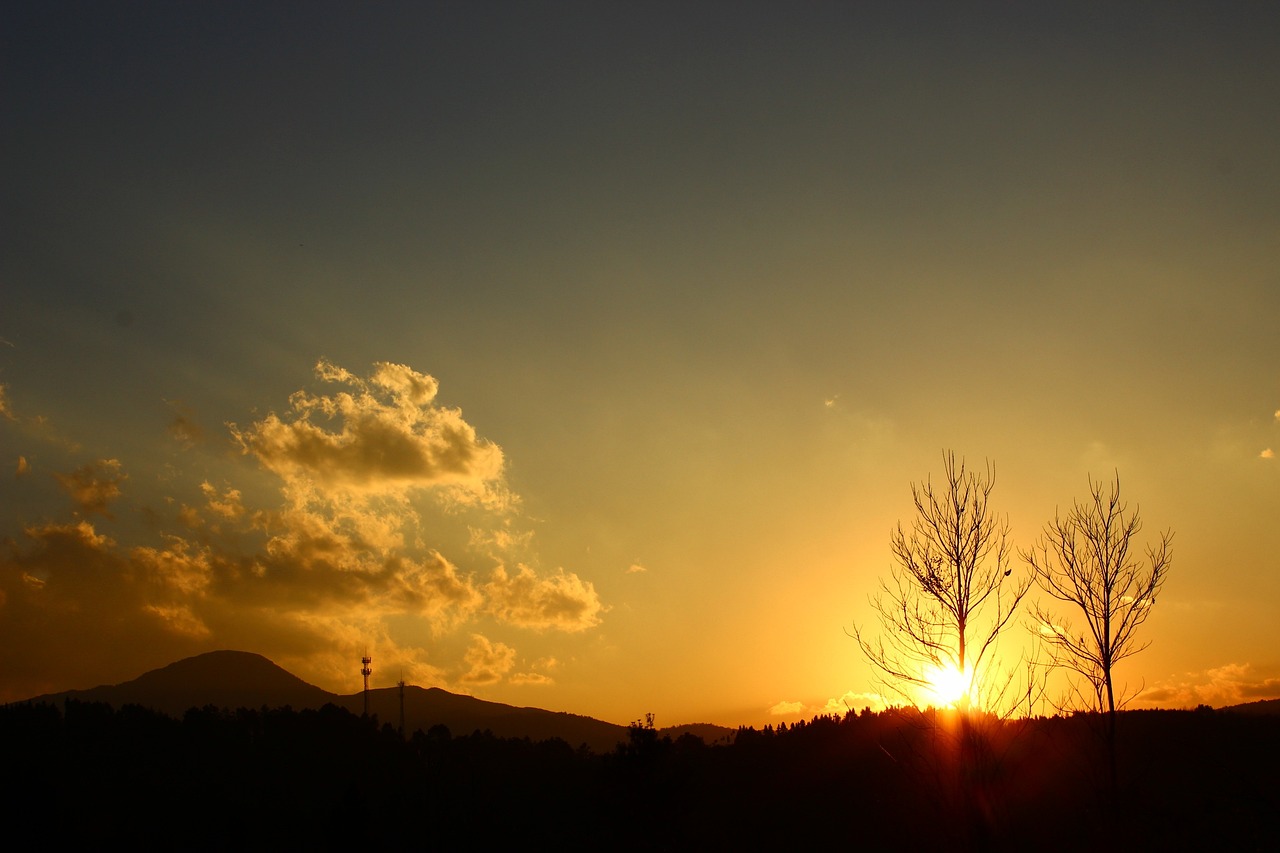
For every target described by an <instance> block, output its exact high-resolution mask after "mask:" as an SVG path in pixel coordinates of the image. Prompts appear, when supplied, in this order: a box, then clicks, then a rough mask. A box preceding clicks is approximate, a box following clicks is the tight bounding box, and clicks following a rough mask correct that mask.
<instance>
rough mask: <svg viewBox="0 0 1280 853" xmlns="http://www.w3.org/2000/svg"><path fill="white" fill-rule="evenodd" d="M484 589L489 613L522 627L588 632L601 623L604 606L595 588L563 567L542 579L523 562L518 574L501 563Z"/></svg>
mask: <svg viewBox="0 0 1280 853" xmlns="http://www.w3.org/2000/svg"><path fill="white" fill-rule="evenodd" d="M483 591H484V594H485V598H486V599H487V600H488V610H489V612H490V613H492V614H493V615H494V616H496V617H497V618H499V619H501V620H503V621H505V622H510V623H511V624H513V625H518V626H520V627H522V628H538V629H541V628H555V629H557V630H560V631H570V632H574V631H585V630H586V629H588V628H593V627H595V626H596V625H599V624H600V614H601V612H602V611H603V609H604V607H603V605H602V604H601V603H600V598H599V596H598V595H596V590H595V587H594V586H593V585H592V584H591V583H590V582H589V581H584V580H582V579H581V578H579V577H578V576H577V575H575V574H572V573H568V572H565V570H564V569H556V572H555V574H553V575H551V576H549V577H545V578H540V577H538V575H537V573H535V572H534V571H533V569H531V568H529V567H528V566H526V565H523V564H522V565H518V566H517V567H516V573H515V575H509V574H507V570H506V568H504V567H503V566H498V567H497V568H496V569H494V570H493V574H492V575H491V576H490V580H489V582H488V583H486V584H485V585H484V587H483Z"/></svg>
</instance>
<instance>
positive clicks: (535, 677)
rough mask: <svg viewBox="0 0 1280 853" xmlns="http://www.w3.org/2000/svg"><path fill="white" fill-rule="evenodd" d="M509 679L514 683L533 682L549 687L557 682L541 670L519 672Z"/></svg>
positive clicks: (533, 683)
mask: <svg viewBox="0 0 1280 853" xmlns="http://www.w3.org/2000/svg"><path fill="white" fill-rule="evenodd" d="M507 681H509V682H511V683H512V684H532V685H536V686H538V687H549V686H550V685H552V684H555V683H556V682H555V679H554V678H552V677H551V676H549V675H544V674H543V673H541V672H517V673H515V674H514V675H512V676H511V677H510V678H508V679H507Z"/></svg>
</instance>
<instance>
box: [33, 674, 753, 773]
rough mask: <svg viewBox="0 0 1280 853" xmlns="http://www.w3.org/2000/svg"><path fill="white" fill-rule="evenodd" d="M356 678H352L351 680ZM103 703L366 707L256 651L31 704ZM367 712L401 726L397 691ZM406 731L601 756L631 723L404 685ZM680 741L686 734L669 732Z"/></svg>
mask: <svg viewBox="0 0 1280 853" xmlns="http://www.w3.org/2000/svg"><path fill="white" fill-rule="evenodd" d="M353 680H354V679H353ZM68 698H69V699H74V700H77V701H81V702H105V703H107V704H109V705H111V706H113V707H115V708H121V707H123V706H125V705H141V706H143V707H146V708H151V709H154V710H156V711H161V712H163V713H165V714H168V715H170V716H173V717H181V716H182V715H183V714H184V713H185V712H186V711H187V710H188V709H190V708H204V707H206V706H209V705H212V706H213V707H215V708H225V709H227V710H235V709H237V708H253V709H257V708H262V707H264V706H265V707H267V708H283V707H286V706H288V707H292V708H294V709H295V710H301V709H304V708H311V709H318V708H321V707H323V706H324V705H327V704H333V705H337V706H339V707H341V708H345V709H346V710H348V711H350V712H352V713H353V714H357V715H359V714H360V713H361V712H362V711H363V710H364V695H363V692H362V691H357V692H355V693H351V694H347V695H338V694H335V693H330V692H328V691H327V690H323V689H321V688H319V687H316V686H315V685H313V684H308V683H307V682H305V681H303V680H302V679H300V678H298V677H297V676H295V675H293V674H292V673H290V672H288V671H287V670H284V669H282V668H281V667H279V666H277V665H276V664H274V663H272V662H271V661H270V660H268V659H267V658H265V657H263V656H262V655H259V654H254V653H252V652H241V651H230V650H224V651H216V652H207V653H205V654H201V655H196V656H195V657H189V658H185V659H183V660H180V661H177V662H175V663H171V664H169V665H168V666H164V667H161V668H160V669H155V670H151V671H150V672H147V673H144V674H142V675H140V676H138V677H137V678H135V679H133V680H132V681H126V682H123V683H121V684H115V685H103V686H101V687H94V688H92V689H89V690H68V691H66V692H64V693H55V694H48V695H45V696H38V697H36V698H35V699H33V700H30V701H33V702H49V703H53V704H61V703H63V702H64V701H65V700H66V699H68ZM369 712H370V714H372V715H374V716H376V717H377V718H378V720H379V721H380V722H382V723H389V724H391V725H393V726H396V725H398V724H399V722H400V692H399V688H397V687H381V688H376V689H373V690H370V691H369ZM404 715H405V721H404V722H405V730H406V734H412V733H413V732H415V731H417V730H419V729H421V730H423V731H427V730H429V729H430V728H431V727H432V726H440V725H442V726H445V727H447V728H448V729H449V731H450V733H452V734H453V735H459V736H461V735H469V734H471V733H472V732H476V731H481V732H483V731H488V732H491V733H493V734H494V735H496V736H498V737H503V738H528V739H529V740H532V741H546V740H552V739H556V738H558V739H560V740H563V741H565V742H566V743H568V744H569V745H570V746H572V747H574V748H577V747H578V746H581V745H583V744H586V745H587V746H588V747H589V748H590V749H592V750H593V751H595V752H598V753H605V752H610V751H612V750H613V749H614V747H616V746H617V745H618V744H619V743H622V742H624V741H626V740H627V728H626V726H620V725H616V724H614V723H607V722H603V721H601V720H596V719H593V718H592V717H584V716H580V715H578V714H569V713H565V712H562V711H546V710H543V709H541V708H518V707H515V706H513V705H505V704H503V703H501V702H489V701H486V700H484V699H477V698H475V697H473V696H463V695H459V694H457V693H450V692H448V691H447V690H442V689H441V688H439V687H429V688H423V687H417V686H406V687H405V691H404ZM697 728H698V734H699V735H701V736H703V737H704V738H706V739H707V740H719V739H722V738H724V737H727V736H729V735H731V734H732V732H733V730H732V729H726V728H721V727H697ZM667 731H670V732H672V733H673V734H672V736H673V737H676V736H678V735H679V734H681V733H682V732H683V731H684V729H683V728H681V729H678V730H677V729H672V730H664V731H663V732H660V734H666V733H667Z"/></svg>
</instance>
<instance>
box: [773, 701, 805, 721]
mask: <svg viewBox="0 0 1280 853" xmlns="http://www.w3.org/2000/svg"><path fill="white" fill-rule="evenodd" d="M769 713H770V714H772V715H773V716H775V717H791V716H794V715H796V714H803V713H804V703H803V702H786V701H783V702H779V703H778V704H776V705H774V706H773V707H772V708H770V709H769Z"/></svg>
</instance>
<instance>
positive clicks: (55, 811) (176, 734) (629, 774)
mask: <svg viewBox="0 0 1280 853" xmlns="http://www.w3.org/2000/svg"><path fill="white" fill-rule="evenodd" d="M1120 725H1121V726H1122V727H1123V729H1124V731H1123V735H1124V736H1123V737H1122V738H1121V740H1120V743H1121V745H1122V753H1121V755H1120V756H1119V765H1120V774H1119V781H1118V784H1115V785H1113V784H1112V783H1111V781H1110V776H1109V773H1108V772H1107V769H1106V761H1105V755H1104V749H1103V738H1102V736H1101V732H1102V727H1100V726H1099V718H1098V717H1097V716H1096V715H1088V714H1079V715H1074V716H1071V717H1054V718H1044V719H1032V720H1010V721H1001V720H997V719H994V718H987V717H983V716H981V715H968V716H964V715H957V714H955V713H954V712H933V711H927V712H918V711H914V710H911V711H890V712H885V713H880V714H872V713H867V712H864V713H862V714H850V715H847V716H846V717H844V718H843V719H840V720H837V719H835V718H831V717H816V718H814V719H813V720H811V721H808V722H803V723H797V724H795V725H792V726H779V727H778V728H776V729H774V728H768V727H767V728H765V729H763V730H756V729H749V728H748V729H742V730H740V731H739V732H738V734H737V737H736V738H735V739H734V741H733V742H732V743H730V744H724V745H716V746H708V745H706V744H704V743H703V742H702V741H701V740H700V739H698V738H697V737H694V736H692V735H686V736H683V737H680V738H678V739H676V740H672V739H670V738H668V737H662V736H660V735H659V733H658V732H657V731H656V730H654V729H653V728H651V727H648V726H646V725H644V724H636V725H633V726H632V727H631V729H630V737H629V739H628V741H627V742H625V743H623V744H620V745H619V747H618V748H617V749H616V750H614V751H613V752H610V753H607V754H595V753H593V752H591V751H590V750H588V749H586V748H585V747H581V746H579V747H575V746H573V745H571V744H568V743H565V742H564V741H561V740H550V741H542V742H532V741H530V740H528V739H510V738H505V739H504V738H497V737H494V736H493V735H492V734H490V733H486V732H473V733H465V734H463V733H457V734H455V733H451V732H449V731H448V730H447V729H445V728H443V727H441V726H436V727H434V728H432V729H430V730H428V731H417V732H414V733H412V734H411V735H409V736H407V737H404V736H401V734H400V733H399V732H397V731H396V730H395V729H394V728H393V727H392V726H390V725H387V724H380V723H379V721H378V720H377V719H376V718H362V717H360V716H357V715H354V714H352V713H350V712H348V711H346V710H344V709H341V708H337V707H335V706H332V705H329V706H325V707H324V708H321V709H319V710H301V711H295V710H292V709H289V708H284V709H267V708H261V709H256V710H255V709H239V710H236V711H228V710H223V709H217V708H213V707H206V708H201V709H191V710H190V711H188V712H187V713H186V715H185V716H184V717H183V718H182V719H180V720H179V719H174V718H171V717H168V716H165V715H163V714H159V713H156V712H153V711H149V710H146V709H144V708H141V707H139V706H132V705H130V706H125V707H123V708H120V709H118V710H117V709H113V708H111V707H110V706H108V705H104V704H100V703H78V702H75V701H73V700H68V701H67V702H66V704H65V706H62V707H57V706H50V705H28V704H19V705H10V706H6V707H4V708H3V709H0V749H2V750H3V761H4V773H5V776H6V780H7V785H6V787H7V789H8V790H9V791H10V792H11V793H10V794H9V796H8V798H7V799H6V800H5V801H4V811H5V812H6V822H7V824H8V825H9V826H10V827H11V831H12V830H13V829H14V828H17V827H19V826H21V827H23V828H24V829H25V834H26V835H27V836H28V837H32V838H38V839H43V840H45V841H47V842H48V843H53V844H58V845H59V846H62V845H64V844H77V845H82V846H84V847H86V848H88V849H104V848H106V847H108V846H115V845H127V846H128V847H131V848H138V847H144V848H163V849H242V850H243V849H266V848H273V849H303V848H309V849H342V850H346V851H351V850H355V849H375V848H377V849H411V850H435V849H441V850H444V849H447V850H465V849H479V848H485V849H489V848H492V847H493V846H495V845H498V844H513V845H519V846H520V847H521V848H526V849H527V848H530V847H532V848H535V849H557V850H566V849H577V850H600V849H609V850H700V849H711V848H716V849H721V848H724V847H726V846H731V845H737V846H739V847H741V848H744V849H767V848H768V847H773V846H779V847H782V846H787V847H791V846H800V847H807V846H814V845H822V846H824V847H825V846H828V845H830V844H832V843H837V844H839V845H840V846H841V847H846V848H852V849H859V848H861V849H887V848H891V847H892V848H900V849H926V848H927V847H929V846H934V847H941V848H942V849H965V848H968V849H994V850H1025V849H1039V850H1072V849H1082V848H1084V847H1086V846H1087V847H1089V848H1091V849H1100V850H1111V849H1115V850H1126V851H1127V850H1134V849H1194V848H1196V847H1206V848H1207V847H1212V848H1216V849H1225V848H1231V849H1238V850H1249V849H1257V850H1263V849H1273V844H1274V839H1275V837H1276V831H1277V830H1280V786H1277V784H1276V782H1275V771H1276V767H1277V766H1280V718H1275V717H1257V716H1242V715H1235V714H1228V713H1220V712H1218V713H1215V712H1212V711H1209V710H1208V709H1203V710H1201V711H1196V712H1189V711H1131V712H1126V713H1124V714H1122V715H1121V717H1120Z"/></svg>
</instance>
